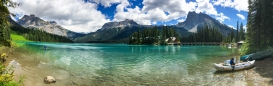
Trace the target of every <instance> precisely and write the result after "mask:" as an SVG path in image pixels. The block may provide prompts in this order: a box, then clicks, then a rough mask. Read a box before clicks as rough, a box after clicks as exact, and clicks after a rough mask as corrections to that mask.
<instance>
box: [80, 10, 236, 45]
mask: <svg viewBox="0 0 273 86" xmlns="http://www.w3.org/2000/svg"><path fill="white" fill-rule="evenodd" d="M206 25H207V26H209V27H214V28H217V29H218V30H219V31H220V32H221V33H222V34H224V35H228V34H229V33H230V32H231V30H232V28H230V27H228V26H227V25H225V24H222V23H220V22H219V21H217V20H216V19H214V18H212V17H210V16H209V15H207V14H203V13H196V12H194V11H193V12H189V13H188V15H187V19H186V20H185V21H184V22H179V23H178V24H177V25H172V26H168V27H171V28H173V29H175V30H176V31H177V32H178V34H179V35H180V37H185V36H188V35H189V34H191V33H194V32H197V30H198V29H200V28H202V27H204V26H206ZM152 27H154V26H153V25H139V24H137V23H136V22H135V21H133V20H129V19H125V20H124V21H120V22H108V23H105V24H104V25H103V26H102V28H101V29H99V30H97V31H96V32H91V33H89V34H87V35H85V36H83V37H78V38H76V39H75V41H76V42H119V43H120V42H124V43H127V42H128V37H129V36H130V34H132V33H134V32H136V31H138V30H143V29H145V28H152ZM156 27H157V28H159V29H162V28H163V27H164V26H156Z"/></svg>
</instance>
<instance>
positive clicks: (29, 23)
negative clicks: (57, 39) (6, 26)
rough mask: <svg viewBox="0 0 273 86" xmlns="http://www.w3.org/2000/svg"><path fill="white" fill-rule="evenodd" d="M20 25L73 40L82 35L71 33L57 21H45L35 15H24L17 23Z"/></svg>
mask: <svg viewBox="0 0 273 86" xmlns="http://www.w3.org/2000/svg"><path fill="white" fill-rule="evenodd" d="M17 23H18V24H20V25H21V26H23V27H25V28H32V29H38V30H42V31H45V32H48V33H51V34H56V35H60V36H65V37H68V38H70V39H73V38H75V37H77V36H81V35H82V34H80V33H76V32H72V31H69V30H67V29H65V28H63V27H62V26H60V25H58V24H57V23H56V22H55V21H44V20H42V19H40V18H39V17H35V15H30V16H28V15H24V16H23V17H22V18H21V19H19V20H18V21H17Z"/></svg>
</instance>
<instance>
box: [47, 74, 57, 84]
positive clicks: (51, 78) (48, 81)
mask: <svg viewBox="0 0 273 86" xmlns="http://www.w3.org/2000/svg"><path fill="white" fill-rule="evenodd" d="M44 82H45V83H47V84H50V83H55V82H56V80H55V79H54V78H53V77H52V76H46V77H45V79H44Z"/></svg>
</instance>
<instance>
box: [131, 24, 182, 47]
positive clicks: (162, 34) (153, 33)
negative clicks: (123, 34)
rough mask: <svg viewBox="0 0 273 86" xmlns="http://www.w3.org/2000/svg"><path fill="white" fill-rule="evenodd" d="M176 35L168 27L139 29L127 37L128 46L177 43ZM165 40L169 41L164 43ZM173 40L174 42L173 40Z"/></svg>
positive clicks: (177, 36)
mask: <svg viewBox="0 0 273 86" xmlns="http://www.w3.org/2000/svg"><path fill="white" fill-rule="evenodd" d="M179 37H180V36H179V35H178V33H177V32H176V31H175V30H174V29H173V28H170V27H163V28H162V29H161V30H160V29H158V28H157V27H153V28H148V29H143V30H142V31H140V29H139V30H138V31H137V32H134V33H132V34H131V35H130V36H129V44H167V43H170V42H179ZM166 39H169V40H167V41H166ZM173 39H175V40H173Z"/></svg>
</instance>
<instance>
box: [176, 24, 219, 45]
mask: <svg viewBox="0 0 273 86" xmlns="http://www.w3.org/2000/svg"><path fill="white" fill-rule="evenodd" d="M223 37H224V35H223V34H222V33H221V32H219V31H218V29H217V28H210V27H208V26H207V25H206V26H205V27H203V28H199V29H198V31H197V32H196V33H193V34H191V35H189V36H188V37H183V38H181V42H222V41H223Z"/></svg>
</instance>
